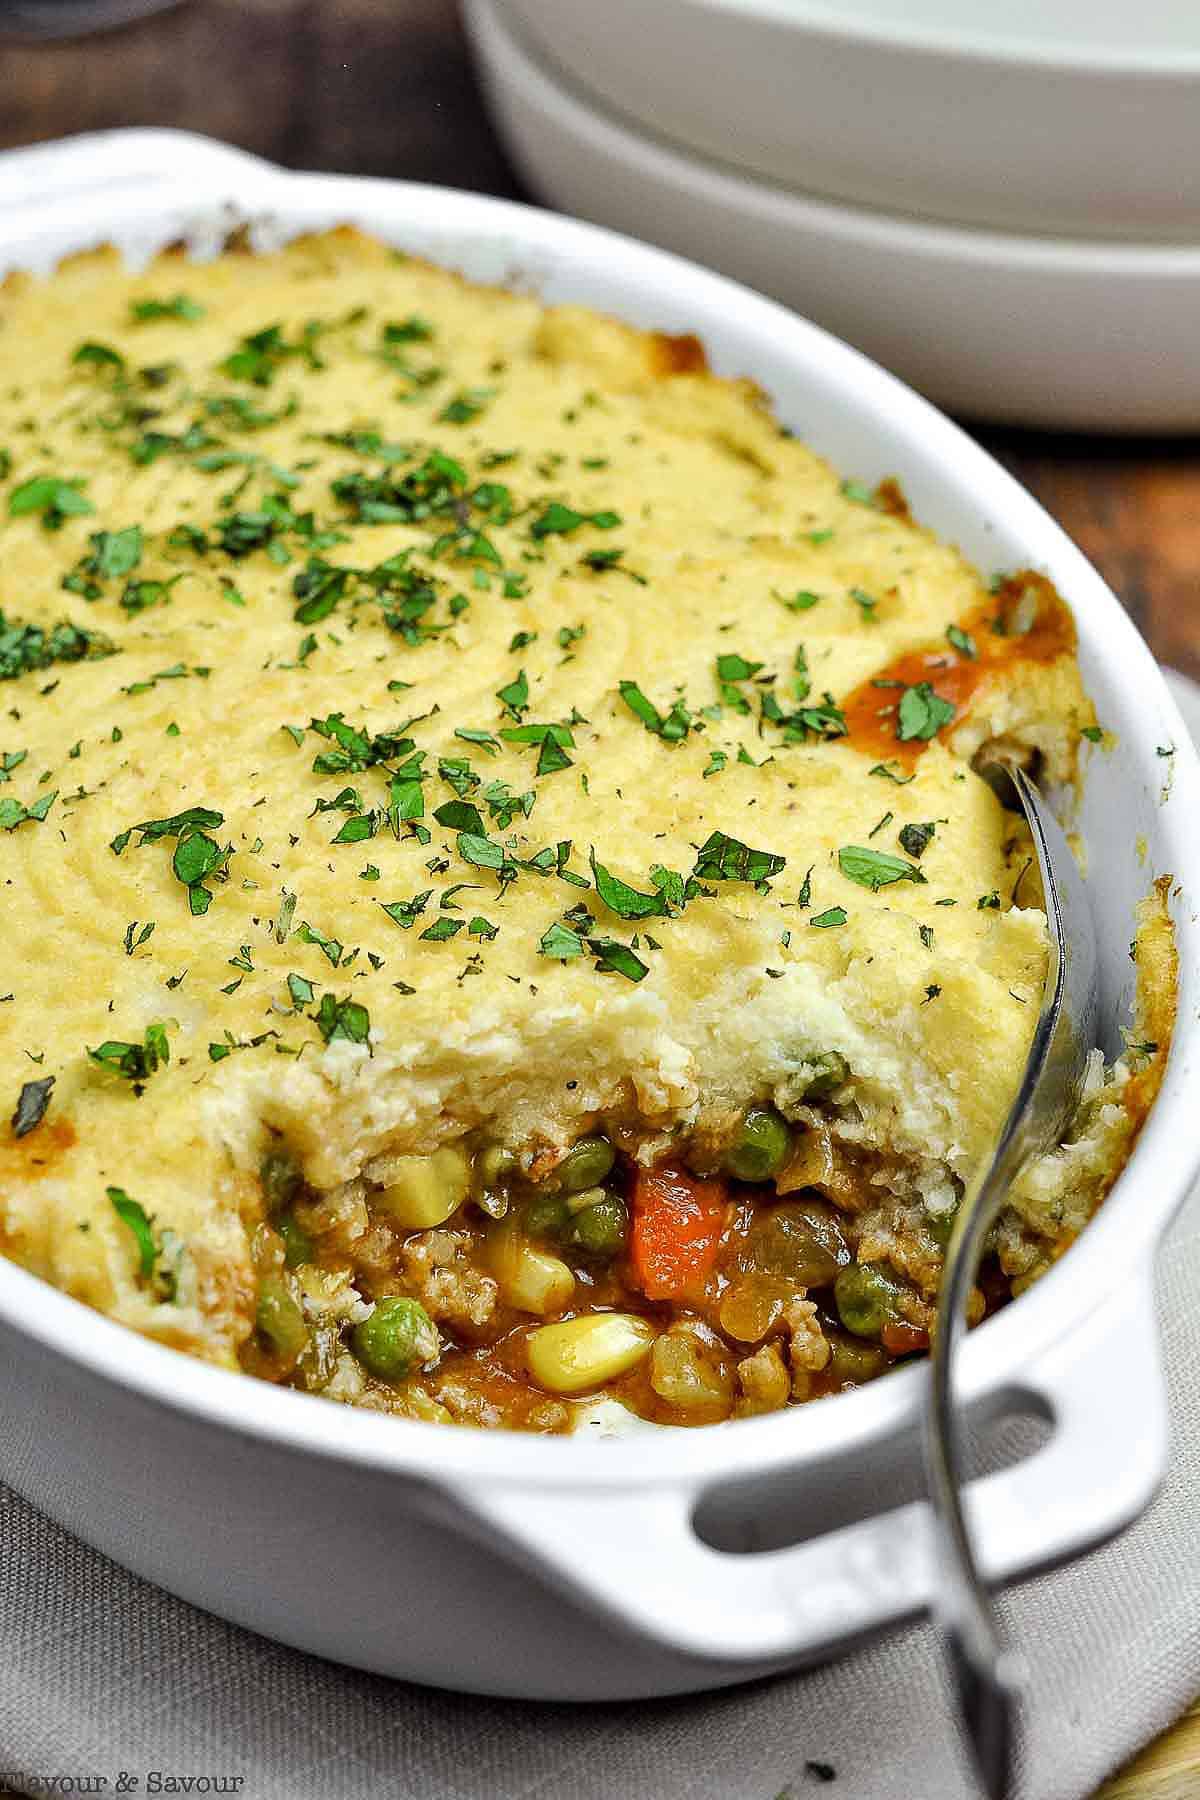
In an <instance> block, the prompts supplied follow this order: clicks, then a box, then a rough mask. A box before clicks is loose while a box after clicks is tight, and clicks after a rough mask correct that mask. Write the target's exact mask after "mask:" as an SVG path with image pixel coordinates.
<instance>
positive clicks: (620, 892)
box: [588, 850, 667, 919]
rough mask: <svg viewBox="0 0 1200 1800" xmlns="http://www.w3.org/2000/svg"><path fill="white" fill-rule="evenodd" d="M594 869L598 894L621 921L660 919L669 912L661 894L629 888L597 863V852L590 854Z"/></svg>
mask: <svg viewBox="0 0 1200 1800" xmlns="http://www.w3.org/2000/svg"><path fill="white" fill-rule="evenodd" d="M588 861H589V862H590V864H591V868H592V879H593V880H594V882H595V884H596V892H597V893H598V894H599V896H600V898H601V900H603V902H604V904H605V906H607V907H608V908H609V910H610V911H611V912H615V913H616V914H617V917H618V918H621V919H653V918H660V917H661V916H662V915H663V914H664V913H665V912H666V910H667V907H666V902H665V901H664V899H663V896H662V894H661V893H655V894H642V893H639V892H638V890H637V888H632V887H630V886H629V884H628V882H625V881H622V880H621V879H620V877H619V876H617V875H614V874H612V872H611V871H610V870H608V869H606V868H605V866H604V864H603V863H602V862H597V860H596V852H595V850H592V851H590V852H589V854H588Z"/></svg>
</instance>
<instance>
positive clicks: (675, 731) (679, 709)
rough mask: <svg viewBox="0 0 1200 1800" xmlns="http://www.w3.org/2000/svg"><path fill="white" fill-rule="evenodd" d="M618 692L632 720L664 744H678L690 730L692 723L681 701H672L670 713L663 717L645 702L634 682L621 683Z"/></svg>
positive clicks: (689, 714)
mask: <svg viewBox="0 0 1200 1800" xmlns="http://www.w3.org/2000/svg"><path fill="white" fill-rule="evenodd" d="M619 691H620V695H621V698H622V700H623V701H624V702H625V704H626V706H627V707H628V708H629V710H630V712H631V713H632V714H633V716H634V718H636V719H640V720H641V722H642V724H643V725H644V726H645V727H646V730H647V731H652V732H653V733H654V735H655V737H660V738H662V739H663V740H664V741H665V742H666V743H668V744H678V743H679V742H680V741H681V740H682V739H683V738H685V737H686V736H687V734H688V732H689V731H690V730H691V728H692V725H693V723H694V721H693V718H692V715H691V713H689V711H688V709H687V707H686V706H685V705H684V704H683V701H682V700H676V701H674V702H673V704H672V706H671V710H670V712H669V713H667V714H665V715H664V714H663V713H660V712H659V710H658V708H657V706H655V705H654V703H653V701H650V700H647V698H646V696H645V694H643V692H642V690H641V688H640V687H639V686H638V684H637V682H636V681H622V682H621V683H620V684H619Z"/></svg>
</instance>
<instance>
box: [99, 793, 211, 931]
mask: <svg viewBox="0 0 1200 1800" xmlns="http://www.w3.org/2000/svg"><path fill="white" fill-rule="evenodd" d="M224 823H225V818H224V814H223V813H219V812H214V811H213V810H212V808H211V807H207V806H189V807H188V808H187V809H186V811H184V812H179V813H173V814H172V815H171V816H170V818H166V819H144V820H143V821H142V823H141V824H140V825H130V826H129V827H128V828H127V829H126V830H125V831H121V832H118V833H117V836H116V837H115V838H113V840H112V842H111V843H110V844H109V849H110V850H111V851H112V853H113V855H114V856H120V855H121V853H122V852H123V851H124V849H125V847H126V845H127V844H128V843H129V840H130V838H131V837H132V836H133V834H134V832H135V831H136V832H139V833H140V834H141V835H140V838H139V848H140V847H142V846H144V845H146V844H154V843H157V842H158V841H159V839H160V838H168V837H173V838H178V840H179V841H178V843H177V844H176V846H175V854H174V856H173V857H172V859H171V869H172V872H173V874H174V875H175V877H176V879H177V880H179V881H181V882H182V883H183V885H184V887H185V888H186V889H187V891H188V905H189V907H190V909H191V911H192V914H193V916H197V917H198V916H200V915H201V914H203V913H206V912H207V911H208V909H209V907H210V906H211V905H212V892H211V890H210V889H209V888H206V887H205V886H204V883H205V881H207V879H208V877H209V876H210V875H216V874H218V873H220V871H221V870H222V869H224V867H225V864H226V863H227V862H228V861H229V858H230V857H231V856H232V854H233V845H232V844H227V845H226V846H225V848H224V849H222V848H221V846H220V844H218V843H217V841H216V839H215V838H211V837H209V835H208V832H209V830H215V828H216V827H217V826H219V825H223V824H224Z"/></svg>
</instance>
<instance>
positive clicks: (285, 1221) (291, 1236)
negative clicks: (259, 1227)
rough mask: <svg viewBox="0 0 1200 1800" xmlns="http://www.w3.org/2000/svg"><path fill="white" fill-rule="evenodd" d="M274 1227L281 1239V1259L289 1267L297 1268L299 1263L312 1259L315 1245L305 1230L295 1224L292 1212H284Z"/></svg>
mask: <svg viewBox="0 0 1200 1800" xmlns="http://www.w3.org/2000/svg"><path fill="white" fill-rule="evenodd" d="M275 1229H276V1231H277V1232H278V1233H279V1235H280V1237H281V1238H282V1239H283V1260H284V1262H285V1263H286V1265H287V1267H288V1268H289V1269H297V1268H299V1266H300V1264H301V1263H307V1262H311V1261H312V1260H313V1255H314V1252H315V1249H316V1246H315V1245H314V1243H313V1241H312V1239H311V1238H310V1237H309V1235H308V1233H307V1231H305V1230H304V1228H303V1227H302V1226H300V1225H297V1223H296V1220H295V1217H294V1216H293V1214H291V1213H284V1215H283V1217H282V1218H281V1219H277V1220H276V1222H275Z"/></svg>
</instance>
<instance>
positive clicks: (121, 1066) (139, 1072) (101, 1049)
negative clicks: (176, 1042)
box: [88, 1025, 171, 1086]
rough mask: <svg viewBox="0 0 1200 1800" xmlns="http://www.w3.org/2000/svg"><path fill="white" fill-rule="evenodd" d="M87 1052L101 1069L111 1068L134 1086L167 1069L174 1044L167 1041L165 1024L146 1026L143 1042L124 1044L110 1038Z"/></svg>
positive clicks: (115, 1073)
mask: <svg viewBox="0 0 1200 1800" xmlns="http://www.w3.org/2000/svg"><path fill="white" fill-rule="evenodd" d="M88 1055H89V1056H90V1057H91V1059H92V1061H93V1062H94V1063H98V1064H99V1065H100V1067H101V1068H102V1069H109V1070H111V1071H112V1073H113V1074H114V1075H120V1076H121V1077H122V1079H123V1080H125V1081H131V1082H133V1083H134V1084H135V1086H136V1085H137V1084H139V1083H141V1082H144V1081H148V1080H149V1079H150V1077H151V1075H153V1074H154V1073H155V1072H156V1070H158V1069H160V1068H165V1067H166V1066H167V1064H168V1063H169V1062H170V1060H171V1046H170V1044H169V1043H168V1041H167V1028H166V1026H165V1025H147V1027H146V1034H145V1037H144V1038H143V1039H142V1042H141V1043H140V1044H132V1043H125V1042H123V1041H122V1040H120V1039H116V1038H110V1039H107V1040H106V1041H105V1042H104V1043H103V1044H99V1045H97V1047H96V1049H95V1050H92V1049H90V1048H89V1049H88Z"/></svg>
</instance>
